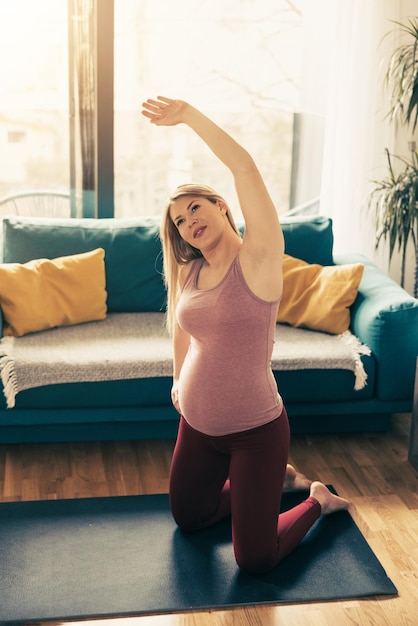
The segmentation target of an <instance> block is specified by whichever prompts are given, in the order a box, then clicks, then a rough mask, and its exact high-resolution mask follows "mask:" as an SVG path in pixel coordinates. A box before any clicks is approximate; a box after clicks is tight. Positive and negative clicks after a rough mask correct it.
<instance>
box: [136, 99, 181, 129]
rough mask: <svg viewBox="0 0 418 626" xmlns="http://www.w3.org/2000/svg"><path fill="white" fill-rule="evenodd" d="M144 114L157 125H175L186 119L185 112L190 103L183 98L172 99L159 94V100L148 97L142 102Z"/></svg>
mask: <svg viewBox="0 0 418 626" xmlns="http://www.w3.org/2000/svg"><path fill="white" fill-rule="evenodd" d="M142 107H143V111H142V115H145V117H148V118H149V120H150V122H151V124H155V125H156V126H175V125H176V124H180V123H181V122H183V121H184V119H183V117H184V112H185V110H186V109H187V107H188V105H187V103H186V102H183V101H182V100H171V99H170V98H164V97H163V96H158V97H157V100H151V99H148V100H147V101H146V102H143V103H142Z"/></svg>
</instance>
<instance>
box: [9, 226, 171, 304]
mask: <svg viewBox="0 0 418 626" xmlns="http://www.w3.org/2000/svg"><path fill="white" fill-rule="evenodd" d="M159 222H160V220H159V218H142V219H116V218H108V219H81V218H80V219H70V218H69V219H56V218H25V217H15V216H13V217H7V218H4V219H3V262H5V263H26V262H27V261H31V260H32V259H39V258H48V259H52V258H55V257H59V256H67V255H73V254H79V253H81V252H88V251H90V250H94V249H96V248H103V249H104V251H105V268H106V288H107V292H108V298H107V307H108V310H109V311H125V312H134V311H161V310H164V308H165V288H164V283H163V280H162V259H161V244H160V241H159Z"/></svg>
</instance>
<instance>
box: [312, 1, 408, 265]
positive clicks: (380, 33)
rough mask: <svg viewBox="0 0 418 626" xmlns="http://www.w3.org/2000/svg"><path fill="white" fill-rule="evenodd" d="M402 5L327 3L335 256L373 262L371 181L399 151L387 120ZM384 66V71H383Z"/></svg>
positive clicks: (324, 198) (329, 191) (329, 200)
mask: <svg viewBox="0 0 418 626" xmlns="http://www.w3.org/2000/svg"><path fill="white" fill-rule="evenodd" d="M399 5H400V2H399V0H367V2H364V0H339V1H338V2H330V3H329V21H328V25H329V28H330V29H331V40H330V52H329V66H328V81H327V96H326V102H325V113H326V129H325V146H324V159H323V174H322V186H321V213H323V214H325V215H329V216H330V217H332V218H333V222H334V237H335V244H334V246H335V250H336V252H339V251H340V252H343V251H346V250H350V251H359V252H362V253H363V254H365V255H366V256H368V257H369V258H372V257H373V255H374V232H373V228H372V220H371V218H370V215H368V214H367V211H366V209H365V207H366V205H367V194H368V192H369V191H370V188H371V187H370V185H371V182H370V181H371V180H373V179H378V178H379V177H380V176H381V175H382V172H383V171H384V167H385V165H384V160H385V156H384V148H385V147H388V148H389V149H390V150H393V145H394V136H393V132H394V131H393V128H392V127H390V126H389V124H388V123H387V120H385V115H386V113H387V108H386V105H385V94H384V88H383V77H384V72H385V58H387V52H388V49H390V48H389V46H391V45H392V44H391V36H386V37H384V36H385V35H386V34H387V33H388V32H390V31H392V30H393V29H394V24H392V23H391V21H390V20H398V19H399V17H400V16H399V8H400V7H399ZM382 60H383V63H382Z"/></svg>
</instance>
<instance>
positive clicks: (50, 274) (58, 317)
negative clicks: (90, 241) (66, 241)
mask: <svg viewBox="0 0 418 626" xmlns="http://www.w3.org/2000/svg"><path fill="white" fill-rule="evenodd" d="M106 298H107V293H106V277H105V265H104V250H103V248H97V249H96V250H92V251H91V252H85V253H83V254H74V255H72V256H64V257H59V258H57V259H51V260H49V259H37V260H34V261H29V262H28V263H24V264H20V263H3V264H0V307H1V309H2V312H3V317H4V326H3V335H13V336H15V337H21V336H22V335H25V334H27V333H33V332H36V331H39V330H46V329H47V328H54V327H56V326H70V325H72V324H79V323H81V322H91V321H93V320H102V319H104V318H105V317H106V313H107V306H106Z"/></svg>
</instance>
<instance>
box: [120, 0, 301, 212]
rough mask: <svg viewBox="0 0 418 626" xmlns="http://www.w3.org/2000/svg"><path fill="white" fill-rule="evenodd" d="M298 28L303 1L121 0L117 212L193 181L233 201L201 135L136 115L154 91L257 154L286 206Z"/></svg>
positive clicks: (150, 205) (157, 206)
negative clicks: (190, 106) (188, 105)
mask: <svg viewBox="0 0 418 626" xmlns="http://www.w3.org/2000/svg"><path fill="white" fill-rule="evenodd" d="M299 4H300V3H299ZM302 35H303V32H302V13H301V11H300V9H299V8H298V2H297V1H296V2H288V1H286V0H257V1H254V0H226V1H225V0H212V2H202V1H201V2H196V1H195V0H182V1H181V2H172V1H171V0H143V1H142V2H138V1H137V0H116V1H115V211H116V214H117V215H138V214H141V213H146V212H154V213H157V212H159V211H161V207H162V206H163V203H164V201H165V199H166V197H167V195H168V194H169V193H170V191H172V189H173V188H174V187H175V186H176V185H177V184H179V183H182V182H190V181H194V182H203V183H207V184H209V185H211V186H212V187H214V188H215V189H217V191H218V192H219V193H221V194H223V195H224V196H225V197H226V198H227V199H228V200H229V201H230V202H231V204H232V205H233V202H234V198H235V195H234V192H233V189H232V184H231V179H230V176H229V174H228V172H226V171H225V168H224V167H222V166H221V165H220V164H219V163H218V162H217V160H216V159H215V158H213V157H212V156H211V154H210V153H209V152H208V151H207V150H206V149H205V147H204V146H202V142H201V141H200V140H199V139H197V138H196V137H195V136H194V135H193V134H192V133H190V132H187V131H186V130H185V129H184V128H174V129H169V131H168V132H167V130H163V131H161V130H160V129H156V128H155V127H152V126H149V125H147V124H146V123H145V122H144V120H143V119H140V115H139V110H140V104H141V102H142V101H143V100H144V99H145V98H147V97H155V96H156V95H158V94H161V95H167V96H169V97H178V98H181V99H187V100H189V101H190V102H192V103H194V104H195V105H196V106H199V107H201V108H202V109H203V110H204V111H205V112H208V113H209V114H212V115H213V116H214V118H215V119H216V121H218V122H219V123H221V124H222V125H224V126H225V127H226V128H227V129H228V130H229V131H230V132H231V133H232V134H233V135H234V136H235V137H236V138H237V139H238V140H239V141H240V142H241V143H243V144H244V145H245V146H246V147H247V148H248V149H249V151H250V152H251V153H252V154H253V156H254V157H255V159H256V161H257V163H258V165H259V167H260V169H261V170H262V173H263V175H264V177H265V179H266V181H267V183H268V186H269V189H270V192H271V193H272V195H273V197H274V200H275V202H276V205H277V207H278V209H279V211H281V212H283V211H284V210H286V209H288V208H289V203H290V195H291V179H292V158H293V156H294V154H293V140H294V131H295V125H294V112H295V111H297V110H298V107H299V93H300V75H301V67H300V65H301V59H302V50H303V45H302Z"/></svg>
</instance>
